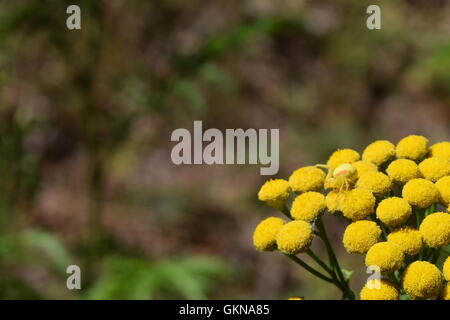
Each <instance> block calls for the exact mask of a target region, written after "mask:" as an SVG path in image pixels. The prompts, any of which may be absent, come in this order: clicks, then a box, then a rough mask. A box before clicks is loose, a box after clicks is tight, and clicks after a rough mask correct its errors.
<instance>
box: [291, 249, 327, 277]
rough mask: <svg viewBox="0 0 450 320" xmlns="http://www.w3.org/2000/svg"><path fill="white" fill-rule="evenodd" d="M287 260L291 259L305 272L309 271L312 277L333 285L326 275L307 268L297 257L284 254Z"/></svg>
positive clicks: (309, 267)
mask: <svg viewBox="0 0 450 320" xmlns="http://www.w3.org/2000/svg"><path fill="white" fill-rule="evenodd" d="M285 255H286V256H287V257H288V258H289V259H291V260H292V261H294V262H295V263H297V264H298V265H299V266H301V267H302V268H304V269H306V270H307V271H309V272H310V273H312V274H313V275H315V276H316V277H318V278H320V279H322V280H325V281H326V282H329V283H334V282H333V280H332V279H331V278H328V277H327V276H326V275H324V274H322V273H320V272H319V271H317V270H316V269H314V268H313V267H311V266H309V265H308V264H307V263H306V262H304V261H303V260H301V259H300V258H299V257H297V256H294V255H291V254H285Z"/></svg>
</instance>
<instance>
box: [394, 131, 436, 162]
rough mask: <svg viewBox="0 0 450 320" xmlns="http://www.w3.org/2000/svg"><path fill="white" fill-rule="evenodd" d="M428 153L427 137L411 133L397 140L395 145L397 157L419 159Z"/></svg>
mask: <svg viewBox="0 0 450 320" xmlns="http://www.w3.org/2000/svg"><path fill="white" fill-rule="evenodd" d="M427 153H428V139H427V138H425V137H423V136H416V135H411V136H407V137H406V138H403V139H402V140H400V141H399V143H398V144H397V147H396V154H397V158H405V159H410V160H415V161H416V160H420V159H422V158H424V157H425V156H426V155H427Z"/></svg>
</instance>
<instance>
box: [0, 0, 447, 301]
mask: <svg viewBox="0 0 450 320" xmlns="http://www.w3.org/2000/svg"><path fill="white" fill-rule="evenodd" d="M70 4H78V5H80V7H81V10H82V30H80V31H69V30H67V28H66V18H67V16H68V15H67V14H66V8H67V6H68V5H70ZM370 4H378V5H380V6H381V9H382V29H381V30H375V31H370V30H368V29H367V28H366V19H367V17H368V15H367V14H366V8H367V6H368V5H370ZM449 39H450V3H449V1H444V0H409V1H406V0H404V1H377V0H373V1H366V0H345V1H336V0H329V1H325V0H320V1H318V0H315V1H306V0H277V1H274V0H239V1H238V0H212V1H200V0H190V1H183V0H160V1H156V0H150V1H136V0H127V1H125V0H108V1H106V0H104V1H100V0H98V1H97V0H96V1H88V0H85V1H75V0H74V1H50V0H15V1H10V0H0V275H1V276H0V298H3V299H12V298H19V299H25V298H27V299H73V298H75V299H149V298H151V299H177V298H181V299H186V298H188V299H201V298H210V299H286V298H288V297H289V296H292V295H297V296H305V297H306V298H307V299H338V298H340V295H339V292H337V290H335V289H334V288H332V287H331V286H330V285H328V284H326V283H322V282H320V280H316V279H315V278H313V277H311V276H309V275H308V274H306V273H305V272H304V271H303V270H300V269H299V268H298V267H297V266H296V265H294V264H293V263H292V262H291V261H289V260H288V259H286V258H285V257H283V256H282V255H280V254H278V253H259V252H257V251H256V250H255V249H254V248H253V246H252V240H251V237H252V233H253V229H254V227H255V226H256V224H257V223H258V221H259V220H261V219H263V218H265V217H267V216H269V215H276V214H277V213H276V212H274V211H273V210H272V209H270V208H268V207H266V206H265V205H264V204H262V203H259V202H258V201H257V196H256V195H257V192H258V189H259V187H260V185H261V184H262V183H263V182H264V180H265V179H267V177H264V176H260V175H259V166H255V165H234V166H233V165H228V166H227V165H222V166H220V165H215V166H207V165H203V166H200V165H197V166H194V165H192V166H189V165H184V166H175V165H173V164H172V162H171V161H170V151H171V148H172V146H173V143H171V142H170V134H171V132H172V131H173V130H174V129H176V128H180V127H184V128H188V129H189V130H192V127H193V121H194V120H202V121H203V125H204V128H211V127H213V128H219V129H222V130H224V129H225V128H244V129H245V128H279V129H280V172H279V174H278V175H277V177H284V178H286V177H288V176H289V174H290V173H291V172H292V171H293V170H294V169H296V168H298V167H300V166H303V165H309V164H314V163H323V162H325V161H326V159H327V157H328V156H329V154H330V153H331V152H332V151H334V149H336V148H338V147H351V148H355V149H357V150H359V151H361V150H362V148H363V147H364V146H365V145H366V144H368V143H369V142H370V141H372V140H373V139H389V140H391V141H393V142H394V143H396V142H397V141H398V140H399V139H400V138H402V137H403V136H405V135H407V134H411V133H415V134H424V135H426V136H427V137H428V138H429V139H430V140H431V141H432V142H437V141H441V140H448V139H449V137H450V129H449V123H450V108H449V103H450V72H449V70H450V40H449ZM326 223H327V226H328V229H329V231H330V233H331V237H332V239H333V244H334V247H335V250H336V251H338V252H339V254H338V255H339V257H340V260H341V261H342V264H343V266H344V267H345V268H347V269H353V270H355V274H354V276H353V279H352V286H353V288H354V289H355V290H356V291H359V288H360V287H361V285H362V283H363V281H364V280H365V279H366V278H367V276H368V275H367V274H366V273H365V268H363V258H362V257H360V256H353V255H349V254H347V253H346V252H345V251H344V249H343V247H342V245H341V237H342V230H343V228H344V227H345V222H344V221H342V220H339V219H337V218H334V217H331V216H327V217H326ZM314 247H315V249H316V250H317V251H318V252H322V250H323V248H322V247H320V246H318V244H317V243H314ZM322 253H323V252H322ZM305 260H308V259H305ZM70 264H77V265H79V266H80V267H81V270H82V290H74V291H70V290H68V289H67V288H66V278H67V276H68V275H67V274H66V273H65V271H66V267H67V266H68V265H70Z"/></svg>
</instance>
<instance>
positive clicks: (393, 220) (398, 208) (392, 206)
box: [376, 197, 412, 227]
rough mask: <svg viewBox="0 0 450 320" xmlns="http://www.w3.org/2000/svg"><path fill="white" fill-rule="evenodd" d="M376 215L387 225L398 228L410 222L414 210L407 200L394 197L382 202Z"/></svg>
mask: <svg viewBox="0 0 450 320" xmlns="http://www.w3.org/2000/svg"><path fill="white" fill-rule="evenodd" d="M376 214H377V217H378V219H380V220H381V221H382V222H383V223H384V224H385V225H387V226H389V227H396V226H399V225H401V224H403V223H405V222H406V221H408V219H409V217H410V216H411V214H412V209H411V206H410V205H409V203H408V201H406V200H405V199H402V198H398V197H392V198H387V199H384V200H383V201H381V202H380V204H379V205H378V207H377V209H376Z"/></svg>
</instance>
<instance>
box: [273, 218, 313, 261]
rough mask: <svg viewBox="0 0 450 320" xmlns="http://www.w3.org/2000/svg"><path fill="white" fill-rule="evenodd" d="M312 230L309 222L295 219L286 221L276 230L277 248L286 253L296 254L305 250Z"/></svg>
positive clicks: (308, 244) (309, 241)
mask: <svg viewBox="0 0 450 320" xmlns="http://www.w3.org/2000/svg"><path fill="white" fill-rule="evenodd" d="M312 239H313V231H312V228H311V224H309V223H308V222H306V221H302V220H296V221H292V222H289V223H286V224H285V225H284V226H283V227H282V228H281V229H280V231H279V232H278V235H277V245H278V249H279V250H280V251H282V252H284V253H286V254H291V255H294V254H297V253H300V252H304V251H306V250H307V249H308V248H309V246H310V245H311V241H312Z"/></svg>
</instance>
